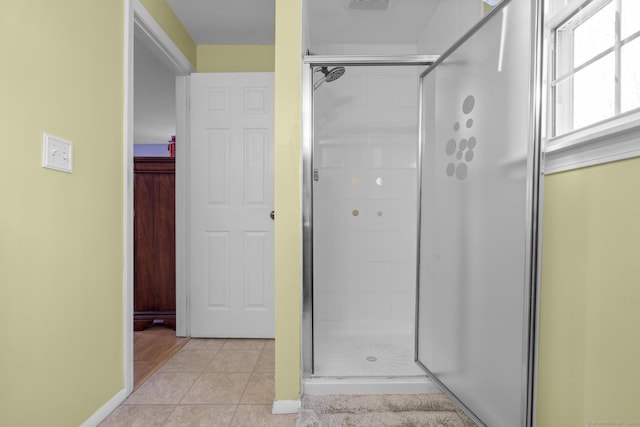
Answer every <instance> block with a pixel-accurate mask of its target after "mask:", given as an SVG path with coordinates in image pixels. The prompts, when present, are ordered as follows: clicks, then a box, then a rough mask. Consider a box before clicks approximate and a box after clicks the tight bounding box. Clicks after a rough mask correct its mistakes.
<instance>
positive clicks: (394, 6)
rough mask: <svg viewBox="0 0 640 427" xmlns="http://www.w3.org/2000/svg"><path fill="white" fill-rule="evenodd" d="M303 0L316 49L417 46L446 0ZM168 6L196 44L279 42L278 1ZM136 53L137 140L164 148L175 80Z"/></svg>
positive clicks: (197, 0)
mask: <svg viewBox="0 0 640 427" xmlns="http://www.w3.org/2000/svg"><path fill="white" fill-rule="evenodd" d="M301 1H302V2H303V4H304V5H305V6H304V7H305V12H306V13H305V15H306V16H307V17H308V19H307V21H306V22H307V23H308V25H307V28H306V29H307V30H308V35H309V38H310V43H311V47H314V46H317V45H322V44H335V43H344V44H379V43H384V44H397V43H410V44H415V43H416V42H417V41H418V39H419V37H420V34H421V33H422V31H423V30H424V28H425V26H426V24H427V22H428V21H429V18H430V16H431V14H432V13H433V12H434V10H435V8H436V7H437V5H438V3H439V2H440V1H442V0H389V7H388V9H387V10H354V9H350V8H349V7H348V5H349V1H356V0H301ZM373 1H374V2H376V3H379V2H382V1H384V0H373ZM445 1H453V0H445ZM167 3H168V4H169V6H170V7H171V8H172V9H173V11H174V13H175V14H176V16H177V17H178V19H179V20H180V21H181V22H182V24H183V25H184V27H185V28H186V30H187V31H188V32H189V34H190V35H191V38H192V39H193V40H194V42H195V43H196V44H274V43H275V0H167ZM359 3H361V4H362V3H366V0H364V1H363V0H359ZM134 52H135V64H134V67H135V69H134V79H135V81H134V92H135V93H134V122H135V123H134V138H135V139H134V141H135V143H136V144H165V143H166V142H167V141H168V140H169V138H170V137H171V135H174V134H175V126H176V125H175V85H174V83H173V82H174V76H173V74H172V72H171V71H170V70H169V69H168V68H167V67H166V65H164V64H163V63H162V62H161V61H160V60H159V59H158V58H157V57H156V56H155V54H154V53H153V52H152V51H151V50H150V49H149V48H148V47H147V46H146V45H144V43H141V42H139V40H137V39H136V44H135V47H134Z"/></svg>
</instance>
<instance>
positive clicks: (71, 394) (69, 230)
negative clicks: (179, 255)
mask: <svg viewBox="0 0 640 427" xmlns="http://www.w3.org/2000/svg"><path fill="white" fill-rule="evenodd" d="M0 10H1V12H0V52H2V59H3V65H2V79H0V94H1V99H2V102H0V121H1V123H2V131H1V132H2V136H1V137H0V146H1V147H2V150H1V153H2V155H1V156H2V158H3V159H4V162H3V164H2V167H0V178H1V181H2V191H1V192H0V194H1V195H2V197H1V200H2V202H1V206H2V207H1V208H0V236H1V237H0V331H1V332H0V342H1V343H2V345H1V350H0V425H2V426H12V427H16V426H29V427H31V426H51V427H55V426H64V427H67V426H77V425H79V424H81V423H82V422H84V421H85V420H86V419H87V418H88V417H90V416H91V415H92V414H93V413H94V412H95V411H96V410H97V409H98V408H100V407H101V406H102V405H103V404H105V403H106V402H107V401H108V400H109V399H111V398H112V397H113V396H114V395H115V394H116V393H117V392H118V391H120V390H121V389H123V387H124V384H123V369H124V368H123V354H124V350H123V312H122V301H123V192H122V189H123V45H124V41H123V34H124V27H123V22H124V20H123V19H124V6H123V1H86V0H57V1H55V2H54V1H51V0H30V1H4V0H3V1H2V2H1V5H0ZM43 132H48V133H51V134H53V135H56V136H59V137H61V138H64V139H67V140H69V141H71V142H72V144H73V173H72V174H66V173H62V172H57V171H53V170H49V169H43V168H42V167H41V156H42V133H43Z"/></svg>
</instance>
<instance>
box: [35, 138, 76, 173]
mask: <svg viewBox="0 0 640 427" xmlns="http://www.w3.org/2000/svg"><path fill="white" fill-rule="evenodd" d="M42 167H45V168H49V169H55V170H58V171H62V172H67V173H71V143H70V142H69V141H65V140H64V139H62V138H58V137H57V136H53V135H49V134H46V133H44V134H43V136H42Z"/></svg>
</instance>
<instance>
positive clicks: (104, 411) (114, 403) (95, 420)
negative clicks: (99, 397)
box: [80, 389, 127, 427]
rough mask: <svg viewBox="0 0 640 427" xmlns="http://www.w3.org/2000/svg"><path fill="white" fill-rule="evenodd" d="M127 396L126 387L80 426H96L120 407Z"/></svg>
mask: <svg viewBox="0 0 640 427" xmlns="http://www.w3.org/2000/svg"><path fill="white" fill-rule="evenodd" d="M126 398H127V392H126V390H125V389H122V390H120V391H119V392H117V393H116V394H115V396H113V397H112V398H111V399H109V401H108V402H107V403H105V404H104V405H102V407H100V409H98V410H97V411H96V412H94V413H93V415H91V416H90V417H89V418H87V420H86V421H85V422H83V423H82V424H80V427H95V426H97V425H98V424H100V423H101V422H102V421H103V420H104V419H105V418H107V417H108V416H109V414H110V413H111V412H113V410H114V409H116V408H117V407H118V405H120V404H121V403H122V402H124V400H125V399H126Z"/></svg>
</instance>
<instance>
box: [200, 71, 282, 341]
mask: <svg viewBox="0 0 640 427" xmlns="http://www.w3.org/2000/svg"><path fill="white" fill-rule="evenodd" d="M190 116H191V126H190V128H191V132H190V138H191V141H190V171H189V175H190V182H191V184H190V185H191V192H190V202H189V207H190V213H189V216H190V232H189V235H190V243H189V248H190V251H189V253H190V260H189V269H190V297H189V301H190V328H191V336H193V337H228V338H229V337H230V338H273V336H274V309H273V308H274V288H273V228H274V227H273V220H272V219H271V217H270V213H271V211H272V209H273V73H211V74H209V73H197V74H192V75H191V114H190Z"/></svg>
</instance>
